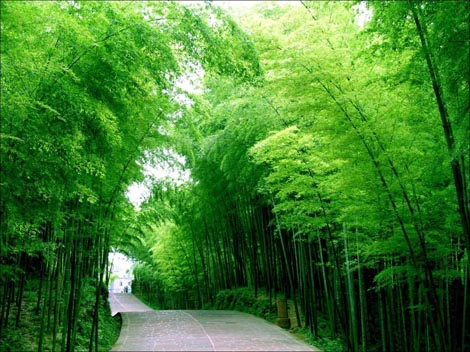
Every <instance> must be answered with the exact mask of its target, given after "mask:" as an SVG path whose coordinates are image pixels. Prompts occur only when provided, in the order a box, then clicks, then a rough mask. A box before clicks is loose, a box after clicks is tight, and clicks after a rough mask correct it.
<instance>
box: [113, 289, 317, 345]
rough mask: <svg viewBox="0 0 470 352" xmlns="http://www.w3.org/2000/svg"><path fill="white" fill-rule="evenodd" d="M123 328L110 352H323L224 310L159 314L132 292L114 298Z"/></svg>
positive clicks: (252, 318) (265, 324)
mask: <svg viewBox="0 0 470 352" xmlns="http://www.w3.org/2000/svg"><path fill="white" fill-rule="evenodd" d="M109 301H110V304H111V311H112V314H113V315H114V314H117V313H118V312H120V313H121V315H122V329H121V335H120V336H119V339H118V341H117V342H116V344H115V345H114V347H113V349H112V350H111V351H318V350H317V349H314V348H313V347H312V346H309V345H307V344H305V343H304V342H302V341H300V340H297V339H296V338H295V337H293V335H291V334H289V333H288V332H287V331H285V330H283V329H281V328H280V327H278V326H276V325H273V324H270V323H268V322H267V321H265V320H263V319H261V318H257V317H255V316H253V315H250V314H246V313H240V312H235V311H224V310H162V311H154V310H152V309H151V308H149V307H148V306H146V305H145V304H143V303H142V302H140V301H139V300H138V299H137V298H136V297H135V296H133V295H131V294H125V293H124V294H123V293H121V294H110V298H109Z"/></svg>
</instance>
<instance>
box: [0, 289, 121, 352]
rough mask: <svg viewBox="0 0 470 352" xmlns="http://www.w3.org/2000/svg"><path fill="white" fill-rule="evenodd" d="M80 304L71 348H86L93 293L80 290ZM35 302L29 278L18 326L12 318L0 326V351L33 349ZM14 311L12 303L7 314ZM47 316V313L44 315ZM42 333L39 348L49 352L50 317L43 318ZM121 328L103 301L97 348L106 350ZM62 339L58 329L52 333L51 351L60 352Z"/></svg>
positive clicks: (37, 324) (37, 323) (36, 320)
mask: <svg viewBox="0 0 470 352" xmlns="http://www.w3.org/2000/svg"><path fill="white" fill-rule="evenodd" d="M83 295H84V296H83V297H82V300H83V302H82V303H83V304H82V307H83V308H82V309H81V311H80V319H78V320H77V335H76V344H75V351H88V345H89V339H90V333H91V325H92V320H93V319H92V312H93V302H94V299H95V296H94V294H91V293H90V291H89V290H87V289H84V291H83ZM36 303H37V285H35V282H33V280H32V281H31V282H30V283H28V285H27V287H26V289H25V292H24V295H23V300H22V302H21V316H20V320H19V324H18V326H15V322H14V319H10V320H9V324H8V326H6V327H5V326H4V327H2V329H1V335H0V351H2V352H9V351H12V352H13V351H21V352H24V351H37V350H38V336H39V330H40V326H41V316H42V315H43V314H42V313H43V312H42V309H43V308H41V309H40V311H39V312H36V311H35V308H36ZM16 313H17V307H16V305H12V307H11V311H10V315H11V316H15V315H16ZM46 316H47V314H46ZM44 325H45V330H46V333H45V335H44V341H43V350H45V351H51V350H52V343H53V336H52V332H51V330H52V329H51V327H52V319H51V320H50V321H48V319H47V318H45V319H44ZM120 330H121V319H120V317H119V316H115V317H112V316H111V310H110V308H109V304H108V302H107V301H103V302H102V304H100V307H99V323H98V344H99V346H98V349H99V351H109V350H110V349H111V347H112V346H113V345H114V343H115V342H116V340H117V338H118V337H119V333H120ZM61 341H62V329H58V332H57V335H56V346H55V350H56V351H60V350H61V349H62V348H61Z"/></svg>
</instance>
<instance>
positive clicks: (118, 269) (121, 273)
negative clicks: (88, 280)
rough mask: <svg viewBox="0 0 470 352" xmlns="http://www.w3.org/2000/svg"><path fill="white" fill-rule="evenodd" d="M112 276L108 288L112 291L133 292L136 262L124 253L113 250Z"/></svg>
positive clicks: (110, 258)
mask: <svg viewBox="0 0 470 352" xmlns="http://www.w3.org/2000/svg"><path fill="white" fill-rule="evenodd" d="M109 265H110V278H109V286H108V290H109V292H110V293H131V292H132V280H134V274H133V267H134V263H133V262H132V261H131V260H130V259H129V258H127V257H126V256H125V255H124V254H122V253H118V252H112V253H110V254H109Z"/></svg>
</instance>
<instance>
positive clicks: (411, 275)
mask: <svg viewBox="0 0 470 352" xmlns="http://www.w3.org/2000/svg"><path fill="white" fill-rule="evenodd" d="M468 6H469V5H468V4H467V3H466V2H463V1H461V2H459V1H454V2H418V1H413V2H401V1H400V2H398V1H397V2H371V3H367V4H366V3H351V2H299V3H297V4H291V5H289V6H284V5H283V4H277V3H261V4H258V5H257V6H255V7H254V8H252V9H251V11H245V12H242V13H239V14H238V16H237V12H236V11H235V10H234V9H232V12H233V13H234V16H235V17H236V18H237V20H238V22H239V23H240V25H241V26H242V27H243V28H244V29H245V30H246V31H247V32H248V33H250V35H251V36H252V38H253V40H254V43H255V48H256V50H257V52H258V54H259V58H260V63H261V68H262V70H263V77H262V78H260V79H258V80H256V81H253V82H249V83H248V84H247V83H245V84H243V83H242V84H241V83H240V82H238V81H236V80H234V79H232V78H230V77H228V78H221V77H220V76H217V75H213V74H205V75H204V82H203V83H204V88H205V89H204V94H200V95H198V96H194V97H193V98H192V99H193V105H192V106H191V107H190V108H188V110H187V111H186V112H185V113H184V114H183V116H182V117H181V118H180V119H179V120H178V121H176V123H175V124H174V125H173V126H171V129H170V135H171V138H172V139H173V143H172V144H171V145H172V147H173V148H174V149H175V150H176V151H177V152H178V153H180V154H181V155H184V156H185V158H186V167H187V168H189V169H190V170H191V178H192V179H191V181H190V182H187V183H185V184H184V185H179V186H178V185H169V184H167V183H165V184H160V185H155V188H154V193H153V196H152V197H151V198H150V200H149V201H148V202H147V203H146V204H144V205H143V208H142V213H141V214H140V215H139V217H140V218H141V219H140V220H139V221H138V222H137V223H138V224H141V225H140V226H144V224H145V226H144V227H145V228H144V227H141V230H142V231H141V232H142V236H143V238H144V239H145V241H147V242H146V245H145V246H143V247H144V248H149V246H150V247H151V254H150V256H147V261H146V262H145V263H142V264H141V266H140V267H139V268H138V269H137V271H136V273H137V278H138V280H137V282H136V284H137V286H136V288H137V290H139V291H141V292H142V294H145V295H146V296H147V297H149V298H150V297H152V296H153V297H155V298H156V299H157V298H158V302H159V306H160V307H162V308H178V307H196V308H201V307H205V306H214V302H216V300H217V297H218V296H217V293H218V292H230V291H224V290H227V289H234V288H239V287H245V286H248V287H250V288H252V289H253V291H254V294H255V295H257V293H258V291H259V290H260V289H263V292H264V290H266V292H268V295H270V296H271V297H274V296H275V295H277V294H279V293H283V294H286V295H287V296H288V297H289V298H291V299H292V300H293V304H294V305H295V309H296V312H297V320H298V321H299V322H300V323H301V324H303V325H305V326H307V327H308V328H309V329H310V331H311V333H312V335H313V336H314V338H317V339H319V338H320V337H322V338H324V337H325V336H323V335H322V334H325V330H326V333H327V334H328V335H329V337H330V338H331V339H335V338H337V337H339V338H340V339H342V343H343V348H344V349H348V350H355V351H358V350H361V351H374V350H376V351H378V350H381V351H421V350H428V351H434V350H443V351H444V350H445V351H463V350H467V349H468V348H470V345H469V343H470V336H469V333H468V331H469V329H468V326H469V322H468V316H470V314H469V307H468V297H469V291H468V282H469V275H468V274H469V273H468V270H469V268H468V248H469V243H470V242H469V238H470V237H469V177H470V175H469V173H468V166H469V142H470V138H469V134H470V131H469V112H470V102H469V96H470V95H469V93H470V92H469V67H468V66H469V42H468V38H469V12H470V11H469V8H468ZM234 8H235V6H234ZM162 208H163V209H162ZM152 211H155V212H156V213H158V214H160V216H161V215H163V216H162V217H161V218H159V219H158V220H157V221H155V222H154V223H153V224H154V225H153V227H152V228H148V227H147V226H148V223H149V222H148V217H147V215H148V214H149V213H151V212H152ZM145 214H147V215H145ZM153 218H155V219H156V216H154V217H153ZM150 276H151V277H150ZM147 278H148V279H147ZM139 285H140V286H139ZM219 296H220V295H219ZM320 335H322V336H320ZM317 341H319V340H317Z"/></svg>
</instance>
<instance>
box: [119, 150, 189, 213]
mask: <svg viewBox="0 0 470 352" xmlns="http://www.w3.org/2000/svg"><path fill="white" fill-rule="evenodd" d="M185 164H186V160H185V158H184V157H183V156H182V155H180V154H178V153H176V152H175V151H174V150H172V149H167V148H163V149H160V150H158V151H153V152H152V151H145V152H144V160H143V161H142V163H141V164H140V165H141V166H142V168H143V174H144V180H143V181H142V182H133V183H132V184H131V185H130V186H129V187H128V189H127V192H126V197H127V199H128V200H129V202H131V203H132V204H133V205H134V207H135V209H136V210H139V209H140V206H141V205H142V203H143V202H145V201H147V200H148V199H149V198H150V196H151V194H152V190H153V187H154V185H155V184H157V183H159V182H161V181H166V182H169V183H171V184H174V185H177V186H178V185H181V184H183V183H186V182H189V181H190V180H191V173H190V170H188V169H186V168H185Z"/></svg>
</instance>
